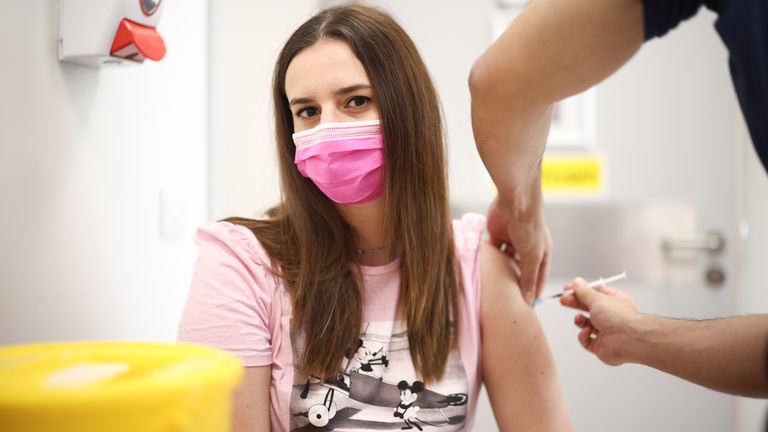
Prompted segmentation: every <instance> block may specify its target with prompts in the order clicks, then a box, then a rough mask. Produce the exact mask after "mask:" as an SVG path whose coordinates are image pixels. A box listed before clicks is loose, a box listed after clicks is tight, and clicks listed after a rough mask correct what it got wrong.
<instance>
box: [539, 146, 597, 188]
mask: <svg viewBox="0 0 768 432" xmlns="http://www.w3.org/2000/svg"><path fill="white" fill-rule="evenodd" d="M541 188H542V190H543V191H544V193H545V194H557V195H562V194H567V195H595V194H599V193H600V192H602V190H603V163H602V159H601V158H600V157H599V156H596V155H572V156H568V155H557V156H546V155H545V156H544V160H543V161H542V163H541Z"/></svg>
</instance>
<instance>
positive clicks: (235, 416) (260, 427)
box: [232, 366, 271, 432]
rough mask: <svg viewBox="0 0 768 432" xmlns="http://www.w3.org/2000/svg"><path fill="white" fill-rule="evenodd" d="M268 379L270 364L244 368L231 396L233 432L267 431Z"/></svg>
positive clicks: (269, 377)
mask: <svg viewBox="0 0 768 432" xmlns="http://www.w3.org/2000/svg"><path fill="white" fill-rule="evenodd" d="M270 379H271V366H254V367H247V368H245V370H244V374H243V380H242V381H241V382H240V385H239V386H238V387H237V388H236V389H235V393H234V398H233V404H232V431H233V432H256V431H259V432H262V431H269V382H270Z"/></svg>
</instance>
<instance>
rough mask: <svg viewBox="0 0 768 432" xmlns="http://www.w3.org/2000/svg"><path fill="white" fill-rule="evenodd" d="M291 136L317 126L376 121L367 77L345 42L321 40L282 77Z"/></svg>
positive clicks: (374, 106) (377, 115) (371, 91)
mask: <svg viewBox="0 0 768 432" xmlns="http://www.w3.org/2000/svg"><path fill="white" fill-rule="evenodd" d="M285 94H286V95H287V96H288V103H289V104H290V108H291V111H292V112H293V125H294V126H293V127H294V131H293V132H294V133H295V132H301V131H303V130H307V129H311V128H313V127H315V126H317V125H318V124H320V123H339V122H348V121H360V120H377V119H378V118H379V105H378V101H376V100H375V96H374V93H373V88H371V84H370V81H369V80H368V75H367V74H366V73H365V68H364V67H363V64H362V63H360V60H358V59H357V57H355V54H354V53H353V52H352V50H351V49H350V47H349V45H347V44H346V42H343V41H340V40H338V39H321V40H320V41H318V42H317V43H316V44H314V45H312V46H310V47H309V48H305V49H304V50H302V51H300V52H299V53H298V54H297V55H296V57H294V58H293V60H291V63H290V64H289V65H288V70H287V71H286V73H285Z"/></svg>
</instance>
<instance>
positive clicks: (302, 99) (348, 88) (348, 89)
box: [288, 84, 371, 106]
mask: <svg viewBox="0 0 768 432" xmlns="http://www.w3.org/2000/svg"><path fill="white" fill-rule="evenodd" d="M369 88H371V85H370V84H352V85H349V86H346V87H342V88H339V89H336V90H334V91H333V94H334V95H336V96H338V95H344V94H348V93H352V92H356V91H358V90H367V89H369ZM310 102H314V100H313V99H312V98H307V97H300V98H293V99H291V100H290V101H288V105H291V106H293V105H299V104H305V103H310Z"/></svg>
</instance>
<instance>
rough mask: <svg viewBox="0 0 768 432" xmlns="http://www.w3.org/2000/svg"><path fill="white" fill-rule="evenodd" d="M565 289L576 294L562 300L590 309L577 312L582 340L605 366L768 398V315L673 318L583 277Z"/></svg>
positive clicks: (570, 305)
mask: <svg viewBox="0 0 768 432" xmlns="http://www.w3.org/2000/svg"><path fill="white" fill-rule="evenodd" d="M566 289H575V290H576V295H575V296H563V297H561V300H560V302H561V303H562V304H563V305H565V306H569V307H573V308H577V309H581V310H583V311H586V312H589V317H586V316H585V315H577V316H576V320H575V322H576V325H577V326H578V327H580V328H581V331H580V332H579V336H578V339H579V342H580V343H581V345H582V346H583V347H584V348H585V349H587V350H588V351H590V352H591V353H593V354H595V355H596V356H597V357H598V358H599V359H600V360H602V361H603V362H605V363H606V364H609V365H619V364H623V363H638V364H643V365H646V366H650V367H653V368H656V369H658V370H661V371H664V372H667V373H670V374H672V375H675V376H678V377H680V378H683V379H686V380H688V381H691V382H693V383H696V384H699V385H702V386H704V387H707V388H710V389H713V390H717V391H721V392H725V393H730V394H734V395H740V396H750V397H762V398H765V397H768V378H767V377H766V360H767V359H766V355H768V353H767V352H766V349H767V348H768V346H766V342H768V315H745V316H737V317H731V318H723V319H714V320H701V321H698V320H682V319H670V318H664V317H660V316H656V315H649V314H641V313H639V312H638V311H637V309H636V308H635V304H634V300H633V299H632V297H631V296H629V295H628V294H626V293H624V292H622V291H619V290H615V289H612V288H609V287H604V286H603V287H598V288H597V289H590V288H587V286H586V283H585V282H584V281H583V280H582V279H577V280H576V281H574V282H572V283H570V284H568V285H566Z"/></svg>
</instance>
